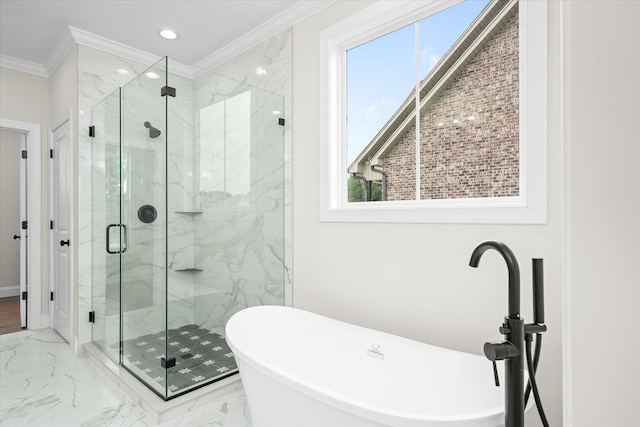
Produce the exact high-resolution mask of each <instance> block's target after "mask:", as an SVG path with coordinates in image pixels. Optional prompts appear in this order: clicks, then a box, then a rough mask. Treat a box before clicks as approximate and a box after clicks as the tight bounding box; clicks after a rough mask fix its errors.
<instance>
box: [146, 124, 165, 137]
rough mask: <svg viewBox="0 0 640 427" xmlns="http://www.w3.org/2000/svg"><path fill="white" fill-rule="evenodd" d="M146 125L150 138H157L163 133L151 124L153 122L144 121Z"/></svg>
mask: <svg viewBox="0 0 640 427" xmlns="http://www.w3.org/2000/svg"><path fill="white" fill-rule="evenodd" d="M144 127H146V128H147V129H149V138H157V137H159V136H160V134H161V133H162V132H160V131H159V130H158V129H156V128H154V127H153V126H151V123H149V122H144Z"/></svg>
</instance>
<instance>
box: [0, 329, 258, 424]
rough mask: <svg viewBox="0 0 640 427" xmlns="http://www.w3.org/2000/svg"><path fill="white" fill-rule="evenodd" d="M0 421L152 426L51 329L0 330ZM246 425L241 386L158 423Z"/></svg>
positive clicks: (248, 420)
mask: <svg viewBox="0 0 640 427" xmlns="http://www.w3.org/2000/svg"><path fill="white" fill-rule="evenodd" d="M0 425H1V426H2V427H13V426H34V427H57V426H60V427H74V426H78V427H116V426H122V427H124V426H126V427H152V426H157V424H156V423H155V422H154V421H153V420H152V419H151V418H150V417H148V416H147V415H146V414H145V413H144V412H143V411H142V409H140V408H139V407H138V406H137V405H136V404H135V403H134V401H133V400H132V399H131V398H130V397H129V396H127V395H126V394H125V393H124V392H123V391H122V390H120V389H119V388H118V387H117V386H116V385H115V384H114V383H113V382H112V381H111V380H109V379H108V378H107V377H106V376H105V375H104V374H103V373H102V372H100V371H99V370H98V369H97V368H96V367H95V366H93V364H92V363H91V362H90V361H89V360H88V359H87V358H86V357H85V356H83V355H74V354H73V353H72V351H71V349H70V348H69V345H68V344H67V343H66V341H64V339H62V338H61V337H60V336H59V335H58V334H57V333H56V332H55V331H53V330H51V329H40V330H36V331H21V332H15V333H12V334H6V335H1V336H0ZM169 426H171V427H174V426H185V427H205V426H224V427H251V421H250V419H249V415H248V408H247V404H246V399H245V396H244V391H243V390H238V391H236V392H233V393H231V394H229V395H228V396H225V397H224V398H222V399H220V400H219V401H217V402H216V403H215V404H213V405H208V406H207V407H206V408H199V409H196V410H192V411H190V412H188V413H187V414H186V415H184V416H182V417H180V418H175V419H172V420H169V421H167V422H166V423H163V424H162V426H161V427H169Z"/></svg>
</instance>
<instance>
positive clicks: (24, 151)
mask: <svg viewBox="0 0 640 427" xmlns="http://www.w3.org/2000/svg"><path fill="white" fill-rule="evenodd" d="M21 154H22V158H23V159H26V158H27V150H22V153H21Z"/></svg>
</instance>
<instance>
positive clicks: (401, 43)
mask: <svg viewBox="0 0 640 427" xmlns="http://www.w3.org/2000/svg"><path fill="white" fill-rule="evenodd" d="M487 3H488V0H469V1H466V2H464V3H461V4H458V5H456V6H454V7H451V8H449V9H447V10H445V11H442V12H440V13H438V14H436V15H433V16H430V17H428V18H426V19H423V20H422V21H420V22H419V24H418V25H419V34H420V37H419V42H418V44H419V46H416V43H415V31H416V29H415V25H409V26H407V27H404V28H401V29H399V30H396V31H394V32H392V33H390V34H387V35H385V36H382V37H380V38H378V39H376V40H373V41H371V42H369V43H366V44H364V45H361V46H358V47H355V48H353V49H351V50H349V51H348V52H347V162H348V164H347V166H348V165H349V164H351V162H352V161H353V160H354V159H355V158H356V156H357V155H358V154H360V152H361V151H362V150H363V149H364V147H366V146H367V144H369V142H371V140H372V139H373V137H374V136H375V135H376V134H377V133H378V131H379V130H380V129H381V128H382V127H383V126H384V125H385V123H386V122H387V121H388V120H389V119H390V118H391V116H392V115H393V113H395V112H396V110H397V109H398V108H399V107H400V105H402V103H403V102H404V101H405V99H406V98H407V96H408V95H409V92H411V89H413V88H414V87H415V84H416V60H415V57H416V54H415V52H416V49H419V52H420V60H419V64H418V66H419V76H420V79H421V80H422V79H423V78H424V77H425V76H426V75H427V74H428V73H429V71H430V70H431V69H432V68H433V67H434V66H435V65H436V64H437V62H438V61H439V60H440V58H442V57H443V56H444V54H445V53H447V51H448V50H449V48H450V47H451V45H453V43H455V41H456V40H457V39H458V37H460V35H461V34H462V33H463V32H464V30H465V29H466V28H467V27H468V26H469V25H470V24H471V22H472V21H473V20H474V19H475V17H476V16H478V14H479V13H480V11H482V9H483V8H484V7H485V6H486V5H487Z"/></svg>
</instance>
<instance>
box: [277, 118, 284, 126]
mask: <svg viewBox="0 0 640 427" xmlns="http://www.w3.org/2000/svg"><path fill="white" fill-rule="evenodd" d="M278 124H279V125H280V126H284V119H283V118H282V117H280V118H279V119H278Z"/></svg>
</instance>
